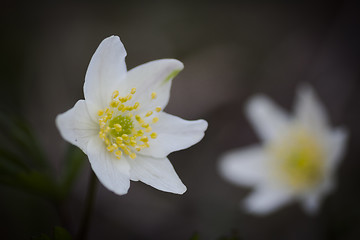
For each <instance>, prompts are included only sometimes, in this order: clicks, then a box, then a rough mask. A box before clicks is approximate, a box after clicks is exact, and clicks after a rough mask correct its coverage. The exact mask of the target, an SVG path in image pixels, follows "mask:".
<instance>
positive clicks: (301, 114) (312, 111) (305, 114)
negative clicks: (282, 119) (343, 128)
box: [295, 84, 328, 137]
mask: <svg viewBox="0 0 360 240" xmlns="http://www.w3.org/2000/svg"><path fill="white" fill-rule="evenodd" d="M295 119H296V120H297V121H299V122H300V123H301V124H302V125H303V126H304V127H305V128H307V129H310V130H312V132H313V133H314V134H315V135H317V136H318V137H323V136H324V134H326V132H327V131H328V121H327V116H326V112H325V108H324V106H323V105H322V104H321V102H320V101H319V99H318V98H317V96H316V95H315V93H314V90H313V89H312V88H311V87H310V86H309V85H307V84H303V85H301V86H300V87H299V90H298V92H297V98H296V101H295Z"/></svg>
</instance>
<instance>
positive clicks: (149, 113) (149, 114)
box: [145, 111, 153, 117]
mask: <svg viewBox="0 0 360 240" xmlns="http://www.w3.org/2000/svg"><path fill="white" fill-rule="evenodd" d="M151 114H153V112H152V111H148V112H147V113H146V115H145V117H149V116H151Z"/></svg>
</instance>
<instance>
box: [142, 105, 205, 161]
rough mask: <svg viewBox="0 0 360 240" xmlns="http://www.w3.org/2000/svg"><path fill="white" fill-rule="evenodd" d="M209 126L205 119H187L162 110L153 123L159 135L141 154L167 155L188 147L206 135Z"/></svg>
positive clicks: (154, 129)
mask: <svg viewBox="0 0 360 240" xmlns="http://www.w3.org/2000/svg"><path fill="white" fill-rule="evenodd" d="M207 126H208V124H207V122H206V121H205V120H194V121H187V120H184V119H182V118H179V117H176V116H173V115H171V114H167V113H164V112H161V113H159V121H158V122H157V123H155V124H154V125H152V129H153V131H154V132H156V133H157V134H158V137H157V138H156V139H151V140H150V142H149V144H150V147H149V148H145V149H143V150H141V154H144V155H150V156H153V157H166V156H167V155H168V154H169V153H171V152H174V151H178V150H181V149H185V148H188V147H190V146H192V145H194V144H195V143H197V142H199V141H200V140H201V139H202V138H203V137H204V132H205V130H206V128H207Z"/></svg>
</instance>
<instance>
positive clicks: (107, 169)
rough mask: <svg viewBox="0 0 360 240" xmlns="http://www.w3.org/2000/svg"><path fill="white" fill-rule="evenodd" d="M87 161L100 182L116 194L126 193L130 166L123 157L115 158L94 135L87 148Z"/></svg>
mask: <svg viewBox="0 0 360 240" xmlns="http://www.w3.org/2000/svg"><path fill="white" fill-rule="evenodd" d="M87 152H88V157H89V161H90V163H91V167H92V169H93V170H94V172H95V174H96V176H97V177H98V179H99V180H100V182H101V183H102V184H103V185H104V186H105V187H106V188H108V189H109V190H110V191H113V192H114V193H116V194H119V195H123V194H126V193H127V191H128V189H129V187H130V166H129V164H128V162H127V161H126V159H125V158H122V159H120V160H119V159H117V158H116V157H115V156H114V155H113V154H111V153H109V152H108V151H107V150H106V147H105V144H104V143H103V142H102V140H101V139H100V138H99V137H98V136H95V137H93V138H92V139H91V140H90V141H89V144H88V148H87Z"/></svg>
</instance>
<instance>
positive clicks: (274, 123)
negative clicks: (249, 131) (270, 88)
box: [246, 95, 289, 141]
mask: <svg viewBox="0 0 360 240" xmlns="http://www.w3.org/2000/svg"><path fill="white" fill-rule="evenodd" d="M246 115H247V117H248V118H249V121H250V122H251V123H252V125H253V126H254V128H255V131H256V133H257V134H258V135H259V137H260V138H261V139H262V140H264V141H268V140H270V139H273V138H275V137H277V136H278V134H281V133H282V132H283V130H284V129H285V128H286V127H287V125H288V123H289V117H288V115H287V114H286V113H285V112H284V111H283V110H282V109H280V108H279V107H278V106H277V105H275V104H274V103H273V101H272V100H271V99H269V98H267V97H265V96H263V95H257V96H255V97H253V98H251V99H250V100H249V102H248V103H247V105H246Z"/></svg>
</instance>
